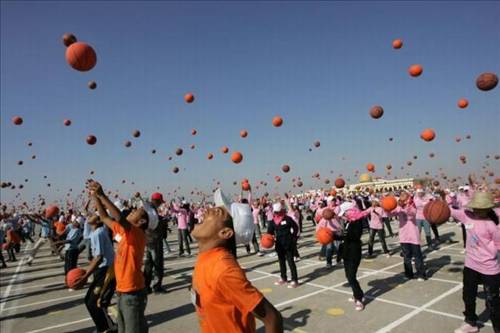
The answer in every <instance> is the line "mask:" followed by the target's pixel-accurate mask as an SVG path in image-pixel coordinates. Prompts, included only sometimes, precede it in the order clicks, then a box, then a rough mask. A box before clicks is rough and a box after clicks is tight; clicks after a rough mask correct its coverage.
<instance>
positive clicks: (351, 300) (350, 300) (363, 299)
mask: <svg viewBox="0 0 500 333" xmlns="http://www.w3.org/2000/svg"><path fill="white" fill-rule="evenodd" d="M347 300H348V301H349V302H351V303H354V302H359V301H358V300H355V299H354V297H349V298H348V299H347ZM365 301H366V299H365V298H364V297H363V298H362V299H361V302H362V303H364V302H365Z"/></svg>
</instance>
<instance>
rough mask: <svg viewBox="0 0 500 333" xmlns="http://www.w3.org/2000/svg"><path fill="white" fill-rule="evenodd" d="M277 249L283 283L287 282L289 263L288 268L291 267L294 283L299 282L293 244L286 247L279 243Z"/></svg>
mask: <svg viewBox="0 0 500 333" xmlns="http://www.w3.org/2000/svg"><path fill="white" fill-rule="evenodd" d="M275 249H276V252H277V253H278V260H279V262H280V273H281V279H282V280H283V281H287V275H286V263H287V262H288V266H289V267H290V272H291V274H292V281H295V282H298V281H299V277H298V275H297V266H295V261H294V260H293V254H294V253H293V252H294V251H293V250H294V248H293V246H292V244H290V245H289V246H287V247H284V246H283V245H282V244H280V243H279V242H276V246H275Z"/></svg>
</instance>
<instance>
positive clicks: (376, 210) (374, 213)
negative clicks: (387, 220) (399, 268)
mask: <svg viewBox="0 0 500 333" xmlns="http://www.w3.org/2000/svg"><path fill="white" fill-rule="evenodd" d="M368 211H369V212H370V222H369V225H370V238H369V239H368V255H369V256H370V257H371V256H372V255H373V242H374V240H375V234H377V235H378V239H379V240H380V243H381V244H382V250H383V251H384V253H385V255H386V256H387V257H390V256H391V254H390V253H389V249H388V248H387V244H386V243H385V231H384V224H383V223H382V218H383V216H384V210H383V209H382V207H380V203H379V201H378V199H376V198H374V199H372V206H371V207H370V208H368Z"/></svg>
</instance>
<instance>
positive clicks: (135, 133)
mask: <svg viewBox="0 0 500 333" xmlns="http://www.w3.org/2000/svg"><path fill="white" fill-rule="evenodd" d="M132 136H133V137H134V138H138V137H140V136H141V132H140V131H139V130H135V131H133V132H132Z"/></svg>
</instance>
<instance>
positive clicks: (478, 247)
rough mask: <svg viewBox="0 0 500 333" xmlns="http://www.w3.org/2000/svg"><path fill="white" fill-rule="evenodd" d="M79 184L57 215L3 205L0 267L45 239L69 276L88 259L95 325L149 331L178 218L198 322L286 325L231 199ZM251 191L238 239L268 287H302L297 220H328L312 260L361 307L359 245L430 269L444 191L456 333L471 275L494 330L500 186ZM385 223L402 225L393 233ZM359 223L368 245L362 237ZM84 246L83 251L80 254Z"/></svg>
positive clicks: (474, 326) (471, 325)
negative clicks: (250, 269) (429, 209)
mask: <svg viewBox="0 0 500 333" xmlns="http://www.w3.org/2000/svg"><path fill="white" fill-rule="evenodd" d="M86 189H87V193H88V200H86V202H85V204H84V205H82V207H77V205H75V206H71V207H67V209H66V211H64V212H62V211H59V212H57V213H56V214H46V212H44V211H39V212H28V211H27V208H26V207H24V208H21V209H19V207H17V211H16V208H15V207H7V206H6V205H4V206H2V212H1V214H2V215H1V228H0V238H1V243H2V247H1V251H0V257H1V260H2V267H3V268H6V267H7V263H6V261H8V262H9V264H10V263H13V262H15V261H17V260H20V259H19V253H20V251H21V244H22V243H26V242H30V243H31V244H32V245H31V246H30V249H29V250H28V253H27V256H26V257H25V258H24V259H22V260H23V264H26V265H32V263H33V262H34V261H36V256H37V252H38V251H39V249H40V248H41V247H42V246H44V245H45V244H47V245H49V247H50V249H51V252H52V254H53V255H55V256H59V257H60V258H61V260H63V261H64V273H65V275H66V274H67V273H68V272H70V271H71V270H72V269H74V268H77V267H79V266H80V267H83V268H84V269H85V274H84V275H83V276H81V277H80V278H79V279H78V281H76V284H75V285H74V286H73V288H85V287H87V288H88V291H87V294H86V296H85V305H86V307H87V309H88V312H89V315H90V316H91V318H92V320H93V322H94V324H95V328H96V331H97V332H113V331H118V332H127V333H128V332H134V333H137V332H147V331H148V325H147V321H146V318H145V315H144V313H145V309H146V305H147V298H148V294H151V293H155V294H165V293H168V284H167V285H164V283H163V278H164V260H165V253H164V251H166V252H167V253H169V252H171V251H172V249H173V247H172V244H169V242H170V243H171V241H172V240H171V238H172V237H173V234H175V233H174V229H175V228H177V240H178V256H179V257H186V256H187V257H190V256H192V254H193V253H192V250H193V246H192V245H193V243H196V244H197V248H198V254H197V261H196V264H195V267H194V273H193V279H192V287H191V293H192V303H193V305H194V306H195V308H196V312H197V314H198V317H199V319H200V329H201V331H202V332H253V331H255V326H256V323H255V317H257V318H258V319H260V320H261V321H262V322H263V324H264V326H265V330H266V332H281V331H283V319H282V317H281V315H280V312H279V311H278V310H277V309H276V308H275V307H274V306H273V305H272V304H271V303H270V302H269V301H268V300H267V299H266V298H265V297H264V296H263V295H262V293H261V292H260V291H259V290H258V289H256V288H255V287H254V286H253V285H252V284H251V283H250V282H249V281H248V280H247V278H246V276H245V273H244V270H242V268H241V267H240V265H239V264H238V261H237V251H236V248H237V245H240V243H241V241H239V239H241V237H240V238H239V237H238V236H239V235H238V232H240V231H239V229H238V228H237V226H236V223H237V221H236V220H235V219H233V218H234V216H232V214H233V212H231V209H228V208H227V207H225V206H223V205H217V204H215V203H213V202H212V201H210V200H206V198H208V197H206V198H205V199H203V200H202V201H200V202H188V201H187V200H185V199H183V198H179V199H175V200H170V201H166V200H164V197H163V195H162V194H161V193H159V192H156V193H153V194H151V195H150V196H148V198H147V199H145V198H142V197H141V196H140V194H138V193H137V194H136V195H135V196H134V197H132V198H130V199H129V200H124V199H117V200H115V201H114V202H113V200H112V199H110V198H109V197H108V196H107V195H106V194H105V191H104V190H103V188H102V186H101V184H99V183H98V182H96V181H93V180H89V181H87V183H86ZM389 192H390V193H391V194H392V195H394V196H395V197H396V198H397V207H396V208H395V209H393V210H391V211H386V210H385V209H383V208H382V207H381V204H380V200H381V198H382V197H383V196H385V195H387V194H389ZM248 194H249V195H248V198H244V197H243V195H241V196H240V197H239V198H237V199H236V200H235V201H237V202H238V203H239V204H241V205H243V207H246V209H247V211H248V212H250V213H249V214H251V219H252V221H253V228H252V230H253V234H252V235H251V237H250V238H248V241H247V242H245V243H244V244H241V245H243V246H244V248H245V250H246V252H247V253H248V254H252V253H253V254H255V255H258V256H264V255H268V256H269V257H277V259H278V260H277V261H278V262H279V269H280V278H279V280H277V281H276V282H275V285H277V286H285V285H286V286H287V287H288V288H291V289H294V288H299V287H300V276H299V275H298V272H297V267H296V262H297V261H299V260H300V254H299V248H300V243H301V232H302V231H303V226H304V224H306V223H309V224H310V225H311V226H314V228H316V231H319V230H320V229H322V228H327V229H329V230H331V232H332V233H333V235H334V236H333V238H332V240H331V242H329V243H328V244H323V245H321V248H320V250H319V253H318V259H319V260H320V261H325V265H326V268H327V269H329V270H334V269H335V268H336V267H337V266H338V265H339V264H340V263H341V264H342V266H343V269H344V273H345V276H346V280H347V282H348V284H349V286H350V287H351V289H352V298H351V300H352V302H353V304H354V308H355V309H356V310H357V311H362V310H363V309H364V307H365V304H366V301H365V297H364V292H363V290H362V288H361V286H360V284H359V282H358V280H357V271H358V268H359V265H360V263H361V259H362V257H363V255H366V256H367V257H369V258H374V257H375V256H376V255H377V253H378V252H375V251H374V242H375V236H377V238H378V240H379V242H380V244H381V248H382V252H383V255H384V256H387V257H391V256H394V255H400V256H402V257H403V267H402V269H403V271H404V276H405V278H406V279H417V280H418V281H425V280H426V279H427V278H428V274H427V270H426V265H425V254H426V253H427V252H430V251H434V250H436V249H438V247H439V245H440V244H441V243H442V242H444V241H446V240H445V239H443V238H442V236H440V234H439V227H438V226H437V225H436V224H432V223H429V222H428V221H427V220H426V218H425V216H424V213H423V211H424V207H425V205H426V204H427V203H428V202H429V201H432V200H444V201H446V203H447V204H448V205H449V207H450V210H451V219H450V222H457V223H458V225H460V228H461V231H462V232H461V234H462V236H463V243H464V256H465V264H464V272H463V301H464V305H465V311H464V315H465V323H464V324H463V325H462V326H461V327H460V328H458V329H457V330H456V331H455V332H456V333H473V332H477V331H478V330H479V326H478V316H477V314H476V298H477V292H478V285H479V284H483V285H484V290H485V295H486V307H487V309H488V310H489V314H490V319H491V322H492V324H493V327H494V330H495V332H498V331H499V330H500V296H499V287H500V255H499V254H500V226H499V220H498V216H499V214H500V207H499V206H500V191H498V190H497V191H494V190H492V189H488V188H487V187H485V186H484V185H481V186H480V185H478V184H476V182H475V180H474V179H473V177H469V183H468V184H467V185H466V186H462V187H460V188H459V189H458V190H457V191H453V190H448V189H445V190H440V189H438V188H434V187H432V186H429V187H426V186H416V187H415V188H408V189H398V190H394V189H388V190H387V191H380V192H374V191H372V190H370V189H366V190H364V191H354V192H348V191H344V190H340V189H338V190H336V191H326V192H325V191H316V192H308V193H301V194H298V195H289V194H284V195H283V196H277V197H274V198H271V197H270V196H263V197H261V198H253V197H252V191H251V189H249V192H248ZM391 223H398V225H399V227H398V229H397V230H398V232H397V233H395V232H393V229H392V227H391ZM37 226H38V227H37ZM385 229H387V231H388V235H386V231H385ZM422 229H424V234H425V241H426V243H425V245H424V246H425V251H423V250H422V245H423V244H421V231H422ZM365 231H367V232H368V242H367V244H363V242H362V240H361V238H362V235H363V233H364V232H365ZM264 234H269V235H272V236H273V237H274V251H273V249H272V248H262V246H261V245H262V244H260V242H259V239H260V238H261V237H262V235H264ZM433 235H434V237H432V236H433ZM396 236H397V237H398V238H399V244H400V247H397V248H392V249H391V248H389V247H388V246H387V242H386V238H387V237H396ZM251 244H252V246H253V252H252V251H251V247H250V245H251ZM365 245H366V246H367V249H366V253H365V254H363V247H364V246H365ZM4 251H5V252H6V253H7V256H8V258H7V260H5V258H4V254H3V252H4ZM16 254H17V258H16ZM82 254H83V255H82ZM334 255H335V256H336V258H335V260H334ZM82 256H83V257H86V259H87V260H84V262H80V263H79V260H80V261H81V258H82ZM413 266H415V269H413ZM288 272H289V274H290V275H288ZM289 277H290V279H289ZM89 279H91V282H90V283H87V281H88V280H89ZM113 296H116V304H117V310H118V311H117V316H116V318H114V320H113V319H112V318H111V317H110V316H109V315H108V306H109V305H110V304H111V301H112V298H113Z"/></svg>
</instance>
